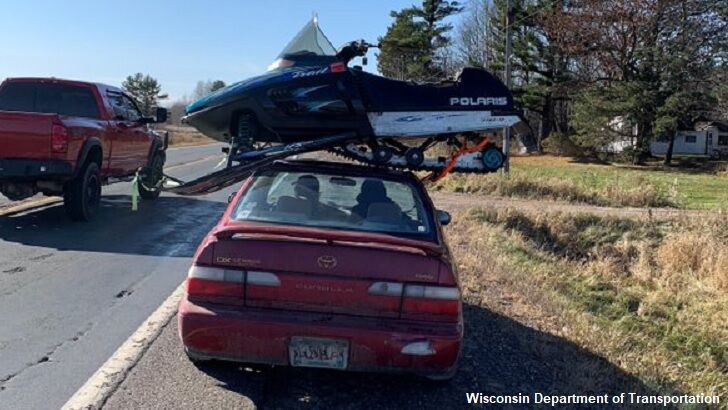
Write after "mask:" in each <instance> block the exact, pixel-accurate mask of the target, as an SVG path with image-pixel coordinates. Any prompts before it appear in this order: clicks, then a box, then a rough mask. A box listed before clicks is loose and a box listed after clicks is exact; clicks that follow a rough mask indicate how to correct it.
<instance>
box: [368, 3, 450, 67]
mask: <svg viewBox="0 0 728 410" xmlns="http://www.w3.org/2000/svg"><path fill="white" fill-rule="evenodd" d="M460 10H461V7H460V6H459V4H458V2H456V1H443V0H424V1H423V2H422V5H421V6H419V7H416V6H413V7H410V8H406V9H404V10H401V11H393V12H392V13H391V16H392V18H394V22H393V23H392V24H391V25H390V26H389V28H387V33H386V34H385V35H384V37H380V38H379V42H380V44H381V47H382V48H381V51H380V53H379V56H378V68H379V71H380V72H381V73H382V74H384V75H385V76H388V77H393V78H398V79H409V80H419V81H425V80H434V79H437V78H440V77H442V76H443V71H444V70H443V68H442V67H441V66H440V65H438V57H439V56H442V55H443V54H441V53H440V50H442V49H444V48H445V47H447V46H448V45H449V39H448V37H447V33H448V32H449V31H450V30H451V29H452V25H451V24H448V23H444V22H443V20H444V19H446V18H447V17H449V16H451V15H453V14H455V13H458V12H459V11H460Z"/></svg>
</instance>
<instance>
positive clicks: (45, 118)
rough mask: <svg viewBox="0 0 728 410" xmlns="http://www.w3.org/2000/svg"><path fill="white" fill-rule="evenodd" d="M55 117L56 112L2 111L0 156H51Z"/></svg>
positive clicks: (35, 157) (26, 157)
mask: <svg viewBox="0 0 728 410" xmlns="http://www.w3.org/2000/svg"><path fill="white" fill-rule="evenodd" d="M55 117H56V115H55V114H40V113H25V112H11V111H0V158H24V159H44V158H49V156H50V150H51V129H52V126H53V119H54V118H55Z"/></svg>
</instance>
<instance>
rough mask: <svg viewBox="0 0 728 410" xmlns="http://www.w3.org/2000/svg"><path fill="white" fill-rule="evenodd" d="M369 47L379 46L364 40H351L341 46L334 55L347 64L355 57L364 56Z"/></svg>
mask: <svg viewBox="0 0 728 410" xmlns="http://www.w3.org/2000/svg"><path fill="white" fill-rule="evenodd" d="M370 48H379V44H372V43H367V42H366V41H364V40H358V41H352V42H350V43H348V44H346V45H345V46H343V47H341V49H340V50H339V52H338V53H336V57H337V58H338V59H339V61H341V62H343V63H345V64H347V63H349V61H351V60H353V59H354V58H356V57H364V56H365V55H366V54H367V51H369V49H370Z"/></svg>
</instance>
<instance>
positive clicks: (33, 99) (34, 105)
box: [0, 82, 100, 118]
mask: <svg viewBox="0 0 728 410" xmlns="http://www.w3.org/2000/svg"><path fill="white" fill-rule="evenodd" d="M0 110H2V111H22V112H40V113H49V114H59V115H68V116H72V117H88V118H99V117H100V116H99V109H98V106H97V105H96V99H95V98H94V96H93V93H91V90H89V89H88V88H85V87H75V86H72V85H64V84H39V83H26V82H11V83H7V84H5V85H3V86H2V87H1V88H0Z"/></svg>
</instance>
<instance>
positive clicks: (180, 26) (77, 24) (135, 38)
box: [0, 0, 419, 99]
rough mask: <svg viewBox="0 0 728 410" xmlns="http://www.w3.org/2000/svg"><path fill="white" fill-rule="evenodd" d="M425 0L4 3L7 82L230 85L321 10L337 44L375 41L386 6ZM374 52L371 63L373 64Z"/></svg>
mask: <svg viewBox="0 0 728 410" xmlns="http://www.w3.org/2000/svg"><path fill="white" fill-rule="evenodd" d="M413 3H419V1H418V0H406V1H401V0H367V1H345V0H309V1H304V0H255V1H242V0H239V1H233V0H224V1H223V0H219V1H212V0H208V1H201V0H200V1H185V0H176V1H168V0H157V1H152V0H146V1H142V0H126V1H103V0H102V1H99V0H94V1H90V0H83V1H80V0H79V1H73V0H69V1H58V0H54V1H50V0H48V1H40V0H25V1H23V0H15V1H12V2H11V1H7V0H6V1H4V2H3V4H2V5H1V6H0V38H2V39H3V44H2V46H0V79H3V78H5V77H19V76H55V77H61V78H72V79H80V80H89V81H98V82H105V83H109V84H114V85H120V84H121V82H122V81H123V79H124V78H125V77H126V76H127V75H129V74H132V73H135V72H143V73H148V74H151V75H152V76H154V77H156V78H157V79H159V80H160V82H161V83H162V86H163V91H164V92H166V93H169V95H170V97H171V99H176V98H180V97H182V96H184V95H185V94H190V93H191V92H192V90H193V89H194V86H195V84H196V83H197V81H198V80H208V79H212V80H215V79H221V80H223V81H225V82H227V83H231V82H234V81H237V80H241V79H244V78H246V77H250V76H252V75H256V74H259V73H261V72H263V71H264V70H265V69H266V67H267V66H268V64H270V63H271V62H272V61H273V60H274V59H275V57H276V55H277V54H278V53H279V52H280V51H281V50H282V49H283V47H284V46H285V45H286V43H287V42H288V40H290V39H291V38H292V37H293V36H294V35H295V34H296V33H297V32H298V30H299V29H300V28H301V27H303V25H304V24H306V22H307V21H308V20H309V19H310V18H311V16H312V14H313V13H314V12H316V13H318V16H319V22H320V25H321V28H322V29H323V30H324V32H325V33H326V35H327V36H328V37H329V39H330V40H331V41H332V43H333V44H334V46H336V47H339V46H340V45H341V44H343V43H344V42H346V41H350V40H354V39H359V38H364V39H367V40H369V41H375V40H376V38H377V37H378V36H381V35H383V34H384V33H385V31H386V28H387V26H388V25H389V24H390V22H391V20H392V19H391V18H390V17H389V12H390V11H391V10H396V9H401V8H404V7H407V6H410V5H412V4H413ZM373 54H374V53H373V52H370V54H369V55H370V61H369V66H368V68H367V69H368V70H375V67H376V64H375V60H374V58H372V57H373Z"/></svg>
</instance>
